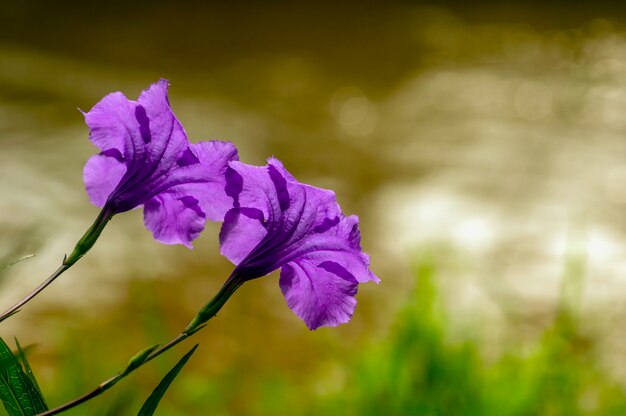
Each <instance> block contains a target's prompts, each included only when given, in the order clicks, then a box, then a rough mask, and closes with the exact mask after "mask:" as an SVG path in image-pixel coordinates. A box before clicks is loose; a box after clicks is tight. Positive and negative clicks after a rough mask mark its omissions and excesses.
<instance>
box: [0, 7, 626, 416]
mask: <svg viewBox="0 0 626 416" xmlns="http://www.w3.org/2000/svg"><path fill="white" fill-rule="evenodd" d="M161 77H164V78H168V79H169V80H170V81H171V87H170V101H171V104H172V107H173V109H174V112H175V113H176V115H177V116H178V118H179V119H180V120H181V122H182V123H183V125H184V126H185V128H186V130H187V133H188V135H189V137H190V139H191V140H192V141H199V140H206V139H213V138H219V139H225V140H231V141H233V142H234V143H235V144H236V145H237V146H238V148H239V150H240V156H241V158H242V160H244V161H246V162H248V163H253V164H262V163H263V162H264V160H265V158H266V157H268V156H271V155H275V156H277V157H279V158H280V159H282V160H283V162H284V163H285V165H286V167H287V168H288V169H289V170H290V171H291V172H292V173H293V174H294V175H295V176H296V177H297V178H299V179H300V180H301V181H303V182H308V183H311V184H313V185H316V186H319V187H325V188H332V189H334V190H335V191H336V192H337V195H338V198H339V201H340V203H341V205H342V207H343V209H344V211H345V212H347V213H357V214H358V215H359V217H360V218H361V228H362V234H363V246H364V249H365V250H366V251H368V252H369V253H370V254H371V257H372V269H373V271H374V272H375V273H377V274H378V276H380V278H381V280H382V282H381V283H380V285H374V284H366V285H362V286H361V287H360V289H359V295H358V306H357V310H356V313H355V316H354V318H353V320H352V321H351V322H350V323H349V324H347V325H343V326H341V327H338V328H323V329H320V330H317V331H314V332H309V331H308V330H307V329H306V327H305V325H304V324H303V323H302V322H301V321H300V320H299V319H298V318H297V317H296V316H295V315H293V314H292V313H291V311H290V310H289V309H288V307H287V306H286V303H285V301H284V299H283V298H282V295H281V293H280V290H279V288H278V283H277V275H276V274H274V275H272V276H269V277H265V278H262V279H258V280H256V281H253V282H250V283H248V284H246V285H245V286H244V287H243V288H242V289H240V290H239V291H238V292H237V294H236V295H235V296H234V297H233V298H232V299H231V300H230V301H229V302H228V304H227V305H226V306H225V308H224V309H223V310H222V311H221V313H220V314H219V316H218V317H217V318H216V319H214V320H212V321H211V322H210V323H209V325H208V327H207V328H206V329H205V330H203V331H202V332H200V333H198V334H197V335H196V336H194V339H192V340H188V341H187V342H186V343H185V345H183V346H181V347H178V348H177V349H176V350H175V351H171V352H170V353H168V354H167V355H166V356H163V357H161V358H159V359H158V360H155V362H153V363H151V364H150V365H148V366H146V367H145V368H143V369H142V370H141V371H139V372H137V373H136V374H135V375H133V376H132V377H131V378H129V379H127V380H125V381H124V382H123V383H121V384H119V385H118V386H116V387H115V388H114V389H113V390H111V391H109V392H107V393H106V394H105V395H104V396H102V397H99V398H97V399H95V400H93V401H92V402H91V403H89V404H88V405H85V406H83V407H81V408H77V409H76V410H74V411H71V412H68V413H67V414H73V415H126V414H128V415H132V414H136V412H137V411H138V409H139V407H140V406H141V403H142V402H143V400H145V398H146V397H147V396H148V395H149V393H150V391H151V390H152V389H153V388H154V387H155V386H156V384H157V383H158V381H159V380H160V378H161V377H162V376H163V375H164V374H165V372H167V370H168V369H169V368H170V367H171V366H172V365H173V363H175V362H176V360H177V359H178V358H179V357H180V356H181V355H182V354H183V353H184V352H185V351H186V348H187V349H188V348H189V347H190V346H191V345H192V343H195V342H200V348H199V349H198V351H197V353H196V354H195V355H194V357H192V359H191V361H190V363H189V364H188V366H187V367H186V368H185V369H184V370H183V373H182V374H181V376H180V377H179V378H178V379H177V380H176V381H175V383H174V385H173V386H172V388H171V390H170V391H169V392H168V394H167V395H166V397H165V399H164V400H163V402H162V404H161V406H160V412H159V413H158V414H160V415H204V414H212V415H216V416H217V415H322V414H323V415H326V414H328V415H333V414H336V415H370V414H371V415H382V414H393V415H409V414H410V415H413V414H415V415H498V416H500V415H539V414H540V415H577V414H584V415H596V414H597V415H613V414H615V415H622V414H626V363H625V360H624V357H626V329H625V328H624V322H626V302H625V301H626V214H625V213H624V208H625V207H626V186H625V183H626V117H625V115H626V10H625V6H624V4H621V3H618V2H615V4H613V2H593V3H591V2H589V3H588V4H585V3H582V2H550V1H543V2H519V3H511V2H492V3H471V4H470V3H467V4H466V2H458V3H454V2H447V3H438V4H437V3H433V2H431V3H416V2H380V3H378V4H369V3H367V2H341V3H340V2H336V3H335V2H312V3H310V4H296V3H286V2H276V1H270V2H259V3H252V2H251V3H240V4H237V5H234V4H221V5H217V4H216V5H214V4H210V3H208V2H189V3H184V2H180V3H179V4H176V5H174V4H170V3H166V2H162V1H151V2H147V1H137V2H130V1H123V2H122V1H108V2H106V3H101V4H98V5H89V4H82V5H77V4H70V3H67V4H64V3H59V2H43V1H42V2H37V1H28V0H27V1H21V2H1V3H0V230H1V231H0V258H1V259H2V263H3V264H7V263H8V262H10V261H11V260H14V259H17V258H19V257H21V256H24V255H27V254H30V253H34V254H36V256H35V257H34V258H31V259H28V260H25V261H22V262H20V263H18V264H15V265H12V266H9V267H4V268H3V269H2V272H1V273H2V280H1V281H0V284H1V287H0V302H1V303H2V305H5V306H6V307H8V306H9V305H10V304H12V303H13V302H14V301H15V300H16V299H17V298H19V297H21V296H22V295H24V294H25V293H27V292H28V291H29V290H30V289H31V288H32V287H34V286H35V285H36V284H37V283H39V282H40V281H41V280H42V279H43V278H44V277H46V276H47V275H48V274H49V273H50V272H52V271H53V270H54V269H55V268H56V267H57V265H58V264H59V262H60V261H61V259H62V257H63V254H64V253H66V252H69V251H71V249H72V247H73V245H74V244H75V242H76V241H77V239H78V238H79V237H80V236H81V235H82V233H83V232H84V231H85V230H86V229H87V227H88V226H89V225H90V224H91V222H92V221H93V219H94V218H95V216H96V215H97V212H98V210H97V208H95V207H93V206H91V205H90V204H89V201H88V199H87V196H86V194H85V192H84V189H83V183H82V166H83V164H84V163H85V161H86V160H87V159H88V157H89V156H90V155H91V154H93V153H94V151H95V148H94V147H93V146H92V145H91V144H90V142H89V141H88V140H87V135H88V130H87V128H86V126H85V125H84V123H83V120H82V116H81V114H80V113H79V112H78V111H77V108H82V109H84V110H88V109H89V108H91V106H92V105H94V104H95V103H96V102H97V101H98V100H99V99H100V98H101V97H103V96H104V95H105V94H107V93H109V92H112V91H122V92H124V93H125V94H126V95H127V96H128V97H129V98H135V97H136V96H137V95H138V94H139V93H140V91H141V90H142V89H143V88H146V87H147V86H148V85H149V84H150V83H151V82H154V81H156V80H157V79H159V78H161ZM218 230H219V225H218V224H209V225H208V226H207V229H206V231H205V233H204V234H203V235H202V237H201V238H200V239H199V240H198V241H197V242H196V243H195V249H194V250H191V251H190V250H188V249H186V248H184V247H181V246H164V245H160V244H158V243H156V242H154V241H153V240H152V238H151V235H150V233H149V232H148V231H147V230H145V228H144V226H143V222H142V212H141V210H136V211H133V212H130V213H126V214H124V215H120V216H118V217H116V218H115V219H114V220H113V221H112V222H111V224H110V225H109V226H108V227H107V229H106V230H105V232H104V234H103V236H102V238H101V239H100V241H99V242H98V243H97V245H96V246H95V248H94V249H93V250H92V251H91V252H90V253H89V255H88V256H86V257H85V258H84V259H83V260H81V262H80V263H79V264H77V265H76V266H75V267H74V268H73V269H72V270H71V271H69V272H68V273H66V275H64V276H63V277H62V278H61V279H59V280H58V281H57V282H55V283H54V285H53V286H51V287H50V288H49V289H47V290H46V291H45V292H44V293H43V294H42V295H40V296H39V297H38V298H37V299H36V300H34V301H33V302H31V303H30V304H29V305H28V307H26V308H24V310H23V311H22V312H21V313H19V314H18V315H17V316H15V317H13V318H12V319H10V320H9V321H7V322H6V323H3V325H2V328H0V336H2V337H3V338H4V339H6V340H11V338H12V336H13V335H16V336H17V337H18V338H19V339H20V341H21V343H22V345H29V346H31V347H30V348H29V350H28V352H29V357H30V358H29V359H30V361H31V365H32V366H33V367H34V370H35V372H36V374H37V375H38V378H39V381H40V384H41V387H42V389H43V391H44V394H46V396H47V399H48V402H49V404H50V405H52V406H55V405H59V404H61V403H64V402H65V401H68V400H70V399H72V398H74V397H76V396H78V395H80V394H82V393H84V392H86V391H88V390H91V389H92V388H94V387H95V386H96V385H97V384H98V383H99V382H101V381H103V380H105V379H106V378H108V377H109V376H110V375H112V374H113V373H115V372H116V371H118V370H120V369H122V368H123V367H124V366H125V364H126V362H127V360H128V358H129V357H131V356H132V355H133V354H134V353H135V352H137V351H139V350H141V349H142V348H144V347H146V346H148V345H152V344H154V343H162V342H165V341H167V340H168V339H170V338H172V337H173V336H175V335H176V334H177V333H178V332H179V331H180V330H181V329H182V328H183V327H184V326H185V325H186V324H187V323H188V321H189V320H190V319H191V317H192V316H193V315H194V314H195V312H196V310H197V309H198V308H199V307H200V306H201V305H203V304H204V303H205V302H206V301H207V300H208V299H209V298H210V297H211V296H212V294H214V293H215V291H216V290H217V289H218V288H219V286H220V285H221V283H222V282H223V281H224V279H225V278H226V276H227V275H228V273H229V271H230V270H231V268H232V266H231V265H230V264H229V263H228V261H227V260H225V259H223V258H221V257H220V256H219V253H218V245H217V233H218ZM5 306H2V308H4V307H5Z"/></svg>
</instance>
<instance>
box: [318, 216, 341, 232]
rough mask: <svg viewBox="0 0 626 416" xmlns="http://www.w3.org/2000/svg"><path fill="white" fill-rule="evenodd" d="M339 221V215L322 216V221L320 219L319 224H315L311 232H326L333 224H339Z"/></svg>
mask: <svg viewBox="0 0 626 416" xmlns="http://www.w3.org/2000/svg"><path fill="white" fill-rule="evenodd" d="M339 221H340V218H339V217H335V218H333V219H330V218H324V221H322V223H321V224H320V225H317V226H316V227H315V228H313V232H314V233H320V234H321V233H323V232H326V231H328V230H330V229H331V228H333V227H334V226H335V225H337V224H339Z"/></svg>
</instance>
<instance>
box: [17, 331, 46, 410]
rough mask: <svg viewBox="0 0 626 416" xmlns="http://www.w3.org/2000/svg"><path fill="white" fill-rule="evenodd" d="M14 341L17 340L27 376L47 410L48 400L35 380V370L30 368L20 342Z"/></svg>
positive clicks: (18, 350)
mask: <svg viewBox="0 0 626 416" xmlns="http://www.w3.org/2000/svg"><path fill="white" fill-rule="evenodd" d="M14 339H15V346H16V347H17V352H18V354H19V357H20V361H21V362H22V366H23V367H24V371H25V372H26V375H27V376H28V378H29V379H30V381H31V382H32V383H33V386H34V387H35V389H36V390H37V392H38V393H39V397H41V400H42V401H43V404H44V407H46V409H47V408H48V407H47V404H46V400H45V398H44V397H43V393H42V392H41V389H40V388H39V383H37V379H36V378H35V373H34V372H33V369H32V368H30V364H29V363H28V360H27V359H26V354H25V353H24V350H23V349H22V346H21V345H20V342H19V341H18V340H17V338H14Z"/></svg>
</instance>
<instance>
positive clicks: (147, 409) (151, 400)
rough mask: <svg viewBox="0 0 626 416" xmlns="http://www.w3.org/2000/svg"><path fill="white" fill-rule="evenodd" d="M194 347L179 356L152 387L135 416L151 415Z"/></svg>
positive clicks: (194, 349)
mask: <svg viewBox="0 0 626 416" xmlns="http://www.w3.org/2000/svg"><path fill="white" fill-rule="evenodd" d="M196 348H198V344H196V345H195V346H194V347H193V348H192V349H191V350H189V352H188V353H187V354H185V356H184V357H183V358H181V359H180V361H178V363H177V364H176V365H175V366H174V367H173V368H172V369H171V370H170V371H169V372H168V373H167V374H166V375H165V377H163V380H161V382H160V383H159V385H158V386H157V387H156V388H155V389H154V391H153V392H152V394H151V395H150V397H148V400H146V402H145V403H144V404H143V406H141V410H139V413H137V416H152V415H153V414H154V412H155V411H156V408H157V406H158V405H159V402H160V401H161V398H162V397H163V395H165V392H166V391H167V389H168V388H169V387H170V385H171V384H172V382H173V381H174V379H175V378H176V377H177V376H178V374H179V373H180V370H182V369H183V367H184V366H185V364H187V361H188V360H189V358H190V357H191V355H192V354H193V353H194V352H195V351H196Z"/></svg>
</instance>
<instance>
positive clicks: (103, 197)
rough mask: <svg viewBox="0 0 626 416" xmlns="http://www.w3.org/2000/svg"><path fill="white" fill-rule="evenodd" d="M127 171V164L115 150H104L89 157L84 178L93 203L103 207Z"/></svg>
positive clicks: (84, 170)
mask: <svg viewBox="0 0 626 416" xmlns="http://www.w3.org/2000/svg"><path fill="white" fill-rule="evenodd" d="M125 173H126V165H124V163H122V162H121V161H120V160H119V158H118V157H117V155H116V154H115V152H111V151H109V152H102V153H101V154H99V155H94V156H92V157H91V158H89V160H88V161H87V163H86V164H85V167H84V169H83V179H84V181H85V189H86V190H87V195H89V200H90V201H91V203H92V204H94V205H96V206H98V207H100V208H102V207H103V206H104V204H105V203H106V201H107V199H108V198H109V195H110V194H111V192H113V190H114V189H115V187H116V186H117V185H118V184H119V182H120V180H121V179H122V177H123V176H124V174H125Z"/></svg>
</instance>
